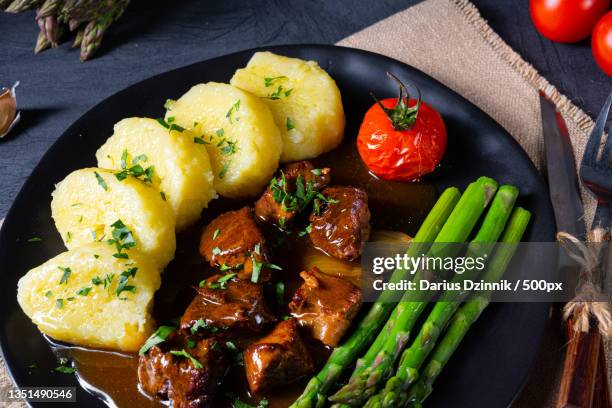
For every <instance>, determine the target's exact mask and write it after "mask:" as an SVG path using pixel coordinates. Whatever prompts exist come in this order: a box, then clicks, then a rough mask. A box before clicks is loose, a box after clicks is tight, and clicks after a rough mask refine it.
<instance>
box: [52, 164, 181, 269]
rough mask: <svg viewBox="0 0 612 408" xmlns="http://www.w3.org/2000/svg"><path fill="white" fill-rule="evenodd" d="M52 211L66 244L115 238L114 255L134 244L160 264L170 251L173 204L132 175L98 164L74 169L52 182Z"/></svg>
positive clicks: (126, 253)
mask: <svg viewBox="0 0 612 408" xmlns="http://www.w3.org/2000/svg"><path fill="white" fill-rule="evenodd" d="M120 179H121V180H120ZM51 215H52V216H53V219H54V221H55V226H56V227H57V230H58V231H59V233H60V234H61V236H62V239H63V240H64V243H65V244H66V247H67V248H68V249H72V248H75V247H78V246H81V245H84V244H87V243H90V242H93V241H107V240H109V239H115V240H117V245H116V247H117V248H116V250H117V253H118V256H122V257H124V256H129V253H130V251H131V249H132V248H135V249H138V250H139V251H141V252H142V253H144V254H145V255H147V256H150V257H151V259H152V260H153V261H154V262H156V263H157V265H158V266H159V267H160V268H163V267H165V266H166V265H167V264H168V262H170V261H171V260H172V258H173V257H174V250H175V248H176V236H175V232H174V226H175V218H174V212H173V211H172V208H171V207H170V205H169V204H168V202H167V201H165V200H164V199H163V198H162V197H161V195H160V193H159V192H158V191H157V190H156V189H155V188H153V187H151V186H150V185H147V184H146V183H145V182H143V181H141V180H138V179H136V178H135V177H133V176H128V177H125V178H122V177H117V174H116V173H115V172H112V171H110V170H103V169H97V168H87V169H81V170H77V171H74V172H72V173H70V174H69V175H68V176H67V177H66V178H65V179H64V180H62V181H61V182H60V183H59V184H57V186H56V187H55V191H54V192H53V200H52V201H51ZM120 247H121V248H120Z"/></svg>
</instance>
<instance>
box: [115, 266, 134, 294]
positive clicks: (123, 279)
mask: <svg viewBox="0 0 612 408" xmlns="http://www.w3.org/2000/svg"><path fill="white" fill-rule="evenodd" d="M137 271H138V268H135V267H134V268H129V269H127V270H125V271H123V272H121V275H119V281H118V282H117V289H116V290H115V293H116V294H117V296H119V295H120V294H121V293H122V292H132V293H135V292H136V286H133V285H128V280H129V279H130V278H133V277H135V276H136V272H137Z"/></svg>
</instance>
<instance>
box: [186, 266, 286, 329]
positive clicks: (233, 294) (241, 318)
mask: <svg viewBox="0 0 612 408" xmlns="http://www.w3.org/2000/svg"><path fill="white" fill-rule="evenodd" d="M223 279H224V278H222V277H221V276H220V275H217V276H214V277H212V278H209V279H208V280H207V282H206V283H205V284H204V285H203V286H202V287H201V288H198V294H197V295H196V297H195V298H194V299H193V300H192V301H191V304H190V305H189V306H188V307H187V310H186V311H185V314H183V317H182V319H181V329H183V330H185V331H186V330H189V331H190V332H191V333H192V334H199V335H208V334H211V333H212V334H216V335H218V336H223V337H225V336H231V335H236V334H245V333H246V334H248V333H249V332H256V333H259V332H261V331H262V330H263V329H264V327H265V326H266V325H267V324H269V323H273V322H275V321H276V318H275V317H274V316H273V315H272V314H271V313H270V312H269V311H268V308H267V306H266V303H265V299H264V295H263V289H262V286H261V285H258V284H256V283H253V282H251V281H249V280H243V279H230V280H227V281H224V280H223Z"/></svg>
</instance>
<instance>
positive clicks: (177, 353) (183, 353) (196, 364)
mask: <svg viewBox="0 0 612 408" xmlns="http://www.w3.org/2000/svg"><path fill="white" fill-rule="evenodd" d="M170 354H172V355H173V356H178V357H185V358H188V359H189V361H191V363H192V364H193V366H194V367H195V368H198V369H200V368H204V366H203V365H202V363H200V362H199V361H198V360H197V359H196V358H195V357H193V356H192V355H191V354H189V353H188V352H186V351H185V349H182V350H170Z"/></svg>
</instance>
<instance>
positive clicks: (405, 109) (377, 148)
mask: <svg viewBox="0 0 612 408" xmlns="http://www.w3.org/2000/svg"><path fill="white" fill-rule="evenodd" d="M393 78H394V79H395V80H397V81H398V82H399V80H398V79H397V78H395V77H393ZM399 84H400V92H399V96H398V97H397V98H389V99H383V100H381V101H378V100H377V101H376V103H375V104H374V105H373V106H372V107H371V108H370V109H369V110H368V111H367V112H366V114H365V116H364V118H363V122H362V123H361V128H360V129H359V134H358V136H357V149H358V150H359V154H360V155H361V158H362V159H363V161H364V162H365V164H366V165H367V166H368V168H369V169H370V171H371V172H372V173H374V174H375V175H376V176H378V177H380V178H383V179H387V180H397V181H413V180H416V179H418V178H419V177H421V176H422V175H424V174H427V173H431V172H432V171H433V170H434V169H435V168H436V166H437V165H438V163H439V162H440V160H441V159H442V155H443V154H444V150H445V149H446V127H445V126H444V122H443V121H442V117H441V116H440V114H439V113H438V112H437V111H436V110H435V109H434V108H432V107H431V106H429V105H428V104H426V103H425V102H422V101H421V100H420V97H419V99H410V98H409V96H408V91H407V90H406V87H405V86H404V84H402V83H401V82H399ZM404 92H405V93H406V96H404Z"/></svg>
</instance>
